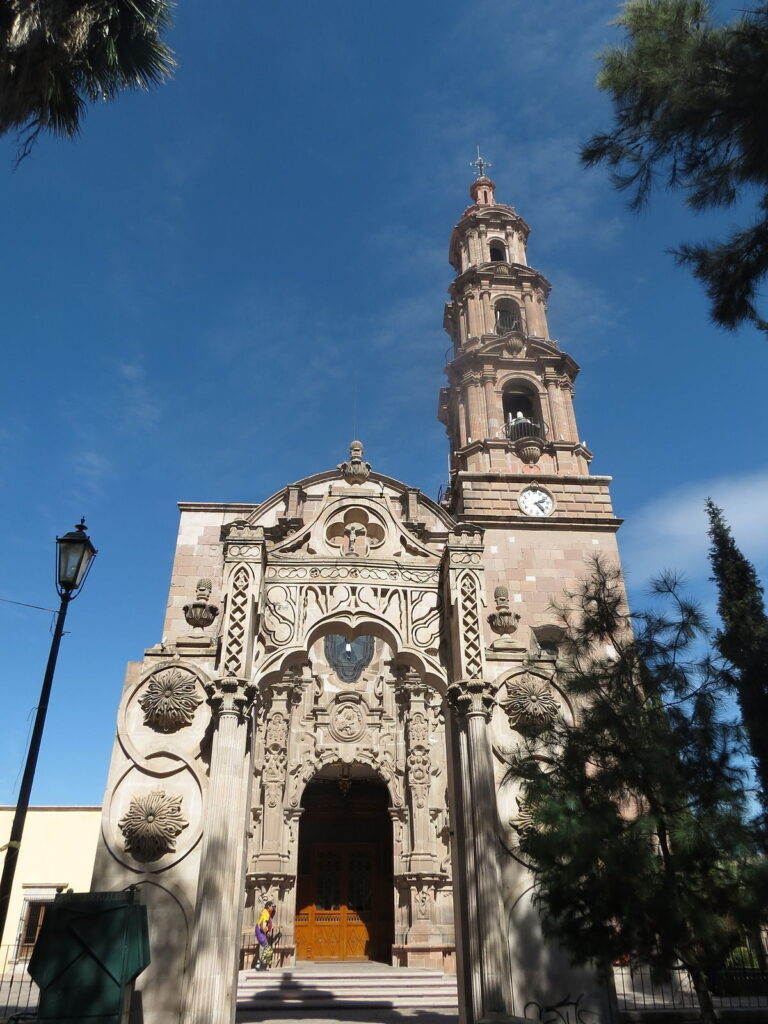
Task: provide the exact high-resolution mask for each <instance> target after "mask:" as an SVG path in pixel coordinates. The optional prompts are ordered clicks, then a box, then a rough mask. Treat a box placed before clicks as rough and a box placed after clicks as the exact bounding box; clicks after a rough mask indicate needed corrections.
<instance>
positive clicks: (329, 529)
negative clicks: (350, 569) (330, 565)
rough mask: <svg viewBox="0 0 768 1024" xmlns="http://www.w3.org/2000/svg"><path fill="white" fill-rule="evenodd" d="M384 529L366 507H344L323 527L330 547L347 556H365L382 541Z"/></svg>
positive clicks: (378, 546)
mask: <svg viewBox="0 0 768 1024" xmlns="http://www.w3.org/2000/svg"><path fill="white" fill-rule="evenodd" d="M385 537H386V530H385V529H384V526H383V524H382V522H381V521H380V520H379V519H378V518H377V517H375V516H374V515H373V514H372V513H371V512H369V511H368V509H365V508H357V507H355V506H353V507H352V508H345V509H343V511H340V512H339V513H338V514H337V515H335V516H334V517H333V518H332V519H331V521H330V522H329V523H328V525H327V526H326V529H325V539H326V541H327V543H328V544H329V545H330V547H331V548H336V549H337V550H338V551H339V553H340V554H342V555H345V556H347V557H355V558H367V557H368V555H370V554H371V552H372V551H374V550H375V549H376V548H380V547H381V545H382V544H383V543H384V540H385Z"/></svg>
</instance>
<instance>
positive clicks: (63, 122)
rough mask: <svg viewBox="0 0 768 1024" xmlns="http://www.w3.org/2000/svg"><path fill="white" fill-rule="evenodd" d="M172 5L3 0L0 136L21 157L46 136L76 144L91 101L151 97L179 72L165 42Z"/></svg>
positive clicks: (147, 0) (165, 0) (137, 0)
mask: <svg viewBox="0 0 768 1024" xmlns="http://www.w3.org/2000/svg"><path fill="white" fill-rule="evenodd" d="M170 8H171V4H170V2H169V0H4V2H3V3H2V5H0V134H5V133H7V132H18V133H19V137H20V140H21V146H20V157H23V156H25V155H26V154H27V153H28V152H29V149H30V147H31V145H32V144H33V143H34V141H35V139H36V138H37V137H38V135H39V134H40V132H43V131H50V132H52V133H54V134H58V135H65V136H70V137H72V136H75V135H77V134H78V132H79V131H80V124H81V121H82V118H83V116H84V113H85V108H86V104H87V103H88V101H92V102H95V101H96V100H110V99H114V97H115V96H116V95H117V94H118V93H119V92H120V91H121V90H122V89H132V88H142V89H147V88H149V87H150V86H152V85H155V84H157V83H159V82H161V81H163V80H164V79H165V78H166V77H167V76H168V75H169V74H170V73H171V71H172V69H173V66H174V61H173V55H172V53H171V51H170V50H169V48H168V47H167V46H166V44H165V43H164V42H163V41H162V39H161V38H160V33H161V32H162V30H163V29H165V28H167V27H168V25H169V23H170Z"/></svg>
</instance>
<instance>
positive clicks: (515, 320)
mask: <svg viewBox="0 0 768 1024" xmlns="http://www.w3.org/2000/svg"><path fill="white" fill-rule="evenodd" d="M522 329H523V321H522V317H521V316H520V307H519V306H518V304H517V303H516V302H513V301H512V299H499V301H498V302H497V303H496V333H497V334H508V333H509V332H510V331H521V330H522Z"/></svg>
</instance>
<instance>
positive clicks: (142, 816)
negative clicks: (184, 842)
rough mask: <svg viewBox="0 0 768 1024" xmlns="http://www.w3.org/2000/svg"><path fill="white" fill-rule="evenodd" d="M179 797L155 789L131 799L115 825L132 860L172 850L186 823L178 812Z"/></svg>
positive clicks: (156, 857)
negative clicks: (124, 812)
mask: <svg viewBox="0 0 768 1024" xmlns="http://www.w3.org/2000/svg"><path fill="white" fill-rule="evenodd" d="M181 799H182V798H181V797H180V796H168V795H167V794H166V792H165V791H164V790H162V789H156V790H153V791H152V792H151V793H145V794H142V795H141V796H135V797H134V798H133V799H132V800H131V804H130V807H129V808H128V811H127V813H126V814H125V815H124V816H123V817H122V818H121V819H120V821H119V822H118V828H119V829H120V831H121V832H122V833H123V837H124V839H125V848H126V850H127V851H128V852H129V853H131V854H132V855H133V856H134V857H135V858H136V860H141V861H153V860H159V859H160V857H163V856H164V855H165V854H166V853H174V852H175V850H176V840H177V838H178V837H179V836H180V835H181V833H182V832H183V831H184V829H185V828H187V826H188V825H189V822H188V821H187V820H186V819H185V818H184V817H183V815H182V813H181Z"/></svg>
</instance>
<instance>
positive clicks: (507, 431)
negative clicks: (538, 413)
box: [504, 416, 547, 442]
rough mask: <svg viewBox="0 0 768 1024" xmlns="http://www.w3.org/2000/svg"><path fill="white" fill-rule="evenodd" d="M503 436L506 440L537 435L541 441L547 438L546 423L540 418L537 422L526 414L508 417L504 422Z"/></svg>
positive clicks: (518, 439) (520, 439)
mask: <svg viewBox="0 0 768 1024" xmlns="http://www.w3.org/2000/svg"><path fill="white" fill-rule="evenodd" d="M504 436H505V437H506V439H507V441H512V442H514V441H523V440H525V438H527V437H538V438H540V439H541V440H542V441H546V439H547V425H546V423H545V422H544V421H543V420H542V421H541V422H540V423H538V422H537V421H536V420H532V419H530V418H529V417H527V416H518V417H516V418H515V419H509V420H507V422H506V423H505V424H504Z"/></svg>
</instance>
